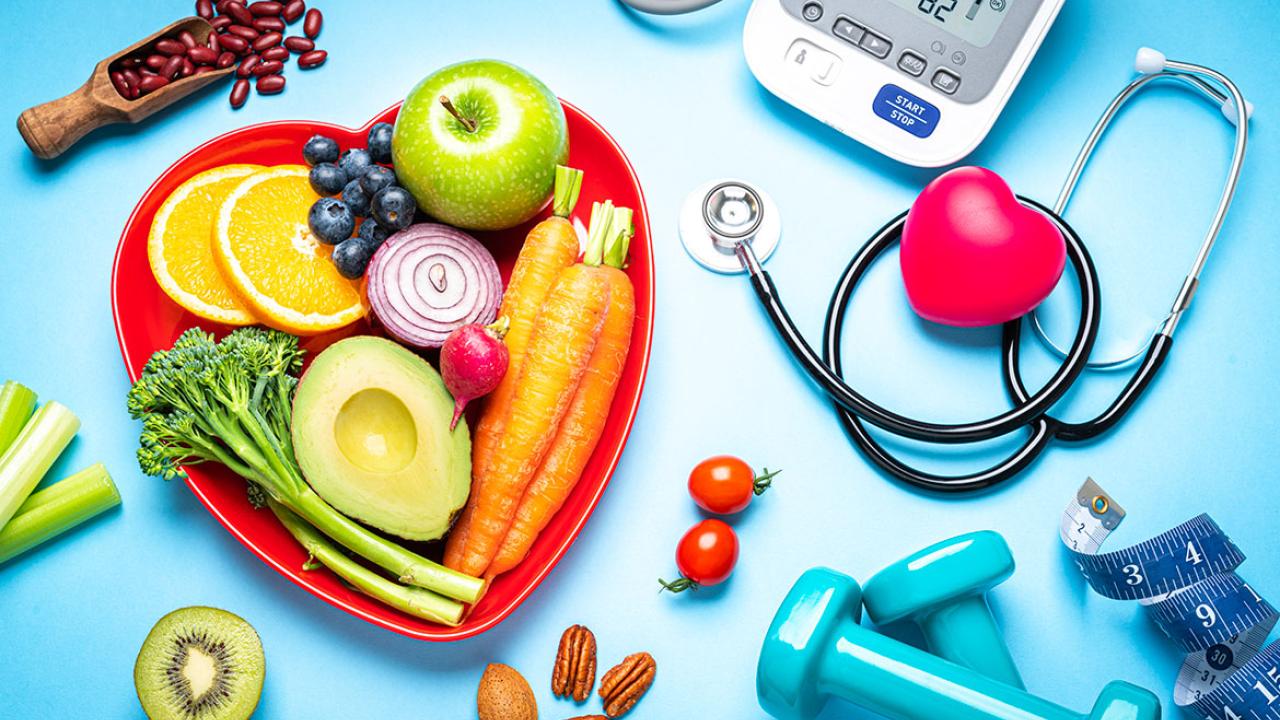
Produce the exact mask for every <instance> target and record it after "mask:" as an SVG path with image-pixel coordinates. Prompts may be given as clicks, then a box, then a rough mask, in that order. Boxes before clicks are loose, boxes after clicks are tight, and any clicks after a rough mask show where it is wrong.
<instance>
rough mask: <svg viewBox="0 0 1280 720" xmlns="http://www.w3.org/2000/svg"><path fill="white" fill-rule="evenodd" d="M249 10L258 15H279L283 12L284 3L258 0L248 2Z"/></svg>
mask: <svg viewBox="0 0 1280 720" xmlns="http://www.w3.org/2000/svg"><path fill="white" fill-rule="evenodd" d="M249 12H251V13H253V14H254V15H257V16H258V17H265V16H267V15H279V14H280V13H282V12H284V3H279V2H273V1H272V0H259V2H255V3H250V4H249Z"/></svg>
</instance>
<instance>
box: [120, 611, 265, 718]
mask: <svg viewBox="0 0 1280 720" xmlns="http://www.w3.org/2000/svg"><path fill="white" fill-rule="evenodd" d="M265 672H266V660H265V659H264V658H263V656H262V641H261V640H260V639H258V633H257V632H256V631H255V630H254V629H253V626H252V625H250V624H249V623H247V622H245V621H244V619H243V618H241V617H240V616H238V615H233V614H231V613H229V612H227V611H225V610H218V609H217V608H209V607H187V608H181V609H179V610H174V611H173V612H171V613H169V614H168V615H165V616H164V617H162V618H160V622H157V623H156V626H155V627H153V628H151V632H150V633H148V634H147V639H146V640H145V641H144V642H143V643H142V650H140V651H138V662H137V663H136V664H135V665H134V666H133V685H134V687H135V688H136V689H137V691H138V700H139V701H140V702H141V703H142V709H143V710H144V711H145V712H146V713H147V717H149V718H151V720H245V719H246V718H248V717H249V716H250V715H252V714H253V711H254V709H255V708H257V707H258V698H259V697H260V696H261V695H262V678H263V675H264V673H265Z"/></svg>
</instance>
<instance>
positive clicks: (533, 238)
mask: <svg viewBox="0 0 1280 720" xmlns="http://www.w3.org/2000/svg"><path fill="white" fill-rule="evenodd" d="M581 188H582V171H581V170H574V169H573V168H567V167H564V166H559V167H557V168H556V190H555V199H554V200H553V201H552V202H553V213H554V214H553V215H552V216H551V217H549V218H547V219H546V220H543V221H542V222H540V223H538V224H537V225H535V226H534V228H533V229H532V230H530V231H529V235H528V236H527V237H526V238H525V241H524V245H523V246H522V247H521V248H520V255H519V257H518V258H516V264H515V267H513V268H512V270H511V280H510V281H509V282H508V283H507V289H506V292H505V293H504V294H503V297H502V307H501V308H500V309H499V310H498V316H499V317H505V318H508V319H509V320H510V322H511V327H510V328H509V329H508V330H507V335H506V337H505V338H504V341H505V342H506V345H507V353H508V356H509V358H510V359H509V360H508V364H507V374H506V375H505V376H504V377H503V378H502V382H501V383H499V384H498V387H497V388H495V389H494V391H493V392H492V393H490V394H489V398H488V400H487V401H486V402H485V410H484V413H483V414H482V415H481V416H480V422H479V423H478V424H477V425H476V429H475V432H474V434H473V435H472V437H471V477H472V480H471V495H472V496H478V495H479V494H480V493H481V492H483V491H482V490H481V488H480V479H481V478H482V477H483V476H484V468H485V466H486V465H487V464H488V463H489V459H490V457H491V456H492V455H493V450H494V448H495V447H496V446H497V444H498V438H499V437H501V435H502V427H503V423H504V421H505V419H506V415H507V410H508V408H509V407H510V405H511V398H512V396H513V395H514V393H515V388H516V381H517V380H518V379H519V375H520V366H521V364H522V363H523V362H524V355H525V348H526V347H527V346H528V344H529V333H530V332H531V331H532V330H533V321H534V319H535V318H536V317H537V315H538V309H539V308H541V307H542V303H543V301H544V300H545V299H546V297H547V293H548V292H549V291H550V290H551V285H552V284H553V283H554V282H555V280H556V277H557V276H559V275H560V271H562V270H564V269H565V268H567V267H569V266H570V265H572V264H573V261H574V260H575V259H577V257H578V233H577V231H576V230H574V227H573V223H572V222H570V221H569V220H568V217H569V215H570V213H572V212H573V206H574V205H576V204H577V202H578V192H579V190H581ZM471 513H472V505H471V504H470V503H468V504H467V507H466V508H465V509H464V510H463V511H462V515H461V516H460V517H459V518H458V520H457V522H456V523H454V526H453V531H452V532H451V533H450V534H449V540H448V543H447V544H446V545H445V565H447V566H449V567H455V566H457V565H459V564H460V563H461V561H462V548H463V547H464V546H465V545H466V542H467V535H468V534H469V533H470V528H471Z"/></svg>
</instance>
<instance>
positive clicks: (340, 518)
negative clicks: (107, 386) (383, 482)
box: [128, 328, 484, 603]
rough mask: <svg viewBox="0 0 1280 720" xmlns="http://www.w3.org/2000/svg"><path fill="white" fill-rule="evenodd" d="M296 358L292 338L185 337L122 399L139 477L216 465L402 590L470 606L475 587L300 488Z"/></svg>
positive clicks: (270, 334)
mask: <svg viewBox="0 0 1280 720" xmlns="http://www.w3.org/2000/svg"><path fill="white" fill-rule="evenodd" d="M302 354H303V353H302V350H301V349H300V348H299V347H298V339H297V338H296V337H294V336H292V335H289V334H287V333H282V332H278V331H275V330H264V329H261V328H241V329H239V330H235V331H234V332H232V333H231V334H230V335H228V336H227V337H226V338H225V339H223V340H222V342H214V340H213V336H212V335H210V334H209V333H206V332H204V331H202V330H200V329H198V328H192V329H190V330H188V331H186V332H185V333H183V334H182V336H181V337H179V338H178V340H177V342H175V343H174V345H173V348H172V349H170V350H160V351H158V352H156V353H155V354H154V355H152V356H151V359H150V360H148V361H147V365H146V367H145V368H143V371H142V376H141V377H139V378H138V381H137V382H136V383H134V385H133V388H132V389H131V390H130V391H129V399H128V407H129V413H130V414H131V415H132V416H133V417H134V418H139V419H141V420H142V436H141V439H140V447H139V448H138V464H139V465H140V466H141V467H142V471H143V472H145V473H147V474H148V475H153V476H156V477H162V478H165V479H171V478H176V477H181V476H182V475H183V472H182V469H181V467H180V466H182V465H194V464H197V463H202V462H218V463H222V464H223V465H226V466H227V467H228V468H230V469H231V470H232V471H234V472H235V473H236V474H237V475H239V476H241V477H243V478H245V479H246V480H248V481H249V482H251V483H254V484H256V485H257V486H258V487H259V488H260V489H261V490H262V491H263V492H264V493H266V495H267V497H268V498H270V499H271V500H274V501H275V502H277V503H279V504H280V505H283V506H284V507H286V508H288V509H289V510H291V511H292V512H294V513H296V514H297V515H298V516H299V517H301V518H302V519H303V520H305V521H306V522H308V523H310V524H311V525H313V526H314V527H315V528H316V529H317V530H319V531H320V532H322V533H324V534H325V535H327V536H329V537H330V538H332V539H333V540H336V541H337V542H338V543H339V544H341V545H343V546H344V547H346V548H347V549H348V550H350V551H352V552H354V553H355V554H357V555H359V556H361V557H363V558H365V559H366V560H368V561H370V562H372V563H373V564H374V565H377V566H379V567H381V568H383V569H384V570H387V571H388V572H390V573H392V574H393V575H394V576H395V577H396V578H397V579H398V580H399V581H400V582H402V583H404V584H407V585H416V586H418V587H421V588H426V589H428V590H432V591H435V592H438V593H440V594H442V595H445V596H448V597H451V598H454V599H456V600H461V601H462V602H467V603H471V602H475V600H476V599H477V598H479V596H480V593H481V591H482V590H483V588H484V582H483V581H482V580H480V579H478V578H474V577H471V576H469V575H464V574H462V573H459V572H455V571H453V570H450V569H448V568H445V567H443V566H441V565H438V564H436V563H434V562H431V561H430V560H427V559H426V558H424V557H422V556H420V555H418V554H416V553H414V552H411V551H409V550H407V549H405V548H403V547H401V546H400V545H397V544H396V543H394V542H392V541H390V540H387V539H386V538H384V537H382V536H380V535H377V534H376V533H374V532H372V531H370V530H369V529H367V528H365V527H364V526H362V525H360V524H358V523H356V522H354V521H353V520H351V519H350V518H348V517H346V516H345V515H342V514H341V513H339V512H338V511H337V510H335V509H333V507H331V506H330V505H329V504H328V503H326V502H325V501H324V500H323V499H321V497H320V496H319V495H317V494H316V493H315V491H313V490H312V489H311V487H310V486H309V485H308V484H307V482H306V480H304V479H303V477H302V471H301V470H299V468H298V464H297V462H296V461H295V459H294V455H293V446H292V442H291V440H290V435H289V427H290V425H291V423H292V407H291V401H292V396H293V391H294V389H295V388H296V387H297V384H298V379H297V376H296V374H297V372H298V370H299V369H300V368H301V367H302Z"/></svg>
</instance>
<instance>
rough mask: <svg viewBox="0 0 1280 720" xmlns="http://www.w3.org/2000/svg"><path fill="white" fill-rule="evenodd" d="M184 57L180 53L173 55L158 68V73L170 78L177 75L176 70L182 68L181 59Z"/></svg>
mask: <svg viewBox="0 0 1280 720" xmlns="http://www.w3.org/2000/svg"><path fill="white" fill-rule="evenodd" d="M185 59H186V58H184V57H182V56H181V55H173V56H171V57H170V58H169V59H168V60H166V61H165V63H164V66H163V67H161V68H160V74H161V75H163V76H165V77H167V78H169V79H170V80H172V79H173V78H174V77H176V76H177V75H178V71H179V70H181V69H182V61H183V60H185Z"/></svg>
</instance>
